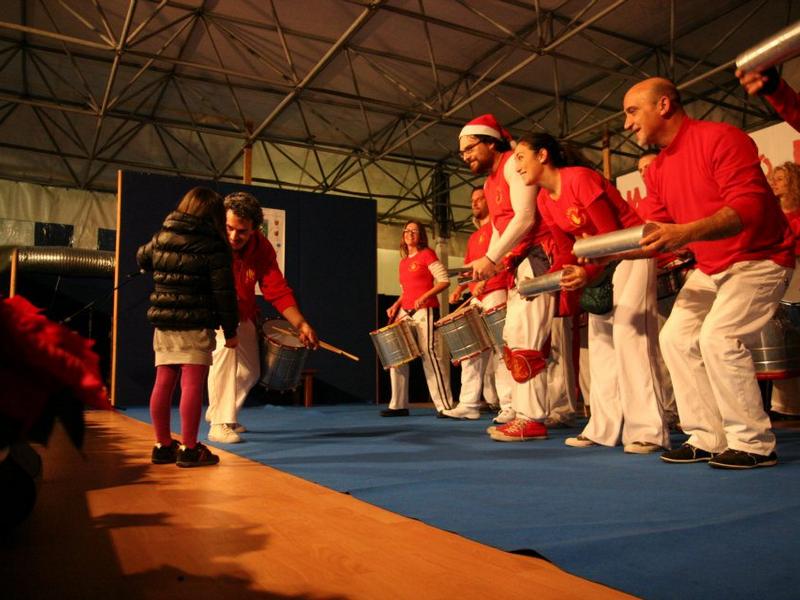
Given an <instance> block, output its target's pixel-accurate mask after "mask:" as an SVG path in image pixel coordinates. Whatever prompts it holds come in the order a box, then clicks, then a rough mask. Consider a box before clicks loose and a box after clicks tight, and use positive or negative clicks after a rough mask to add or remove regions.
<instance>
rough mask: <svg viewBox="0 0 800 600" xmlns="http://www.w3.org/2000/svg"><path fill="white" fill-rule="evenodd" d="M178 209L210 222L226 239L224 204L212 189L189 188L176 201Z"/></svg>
mask: <svg viewBox="0 0 800 600" xmlns="http://www.w3.org/2000/svg"><path fill="white" fill-rule="evenodd" d="M177 210H178V211H180V212H182V213H186V214H189V215H194V216H195V217H197V218H199V219H202V220H204V221H207V222H209V223H211V225H212V226H213V227H214V229H215V230H216V231H217V232H218V233H219V234H220V236H222V239H223V240H224V239H226V233H225V205H224V204H223V202H222V196H220V195H219V194H218V193H217V192H215V191H214V190H212V189H210V188H207V187H196V188H192V189H190V190H189V191H188V192H186V194H185V195H184V196H183V198H181V201H180V202H179V203H178V208H177Z"/></svg>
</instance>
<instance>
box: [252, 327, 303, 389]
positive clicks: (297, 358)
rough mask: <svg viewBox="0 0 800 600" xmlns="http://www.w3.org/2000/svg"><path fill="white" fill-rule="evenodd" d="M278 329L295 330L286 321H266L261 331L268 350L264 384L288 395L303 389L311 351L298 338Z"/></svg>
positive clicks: (264, 360) (265, 358)
mask: <svg viewBox="0 0 800 600" xmlns="http://www.w3.org/2000/svg"><path fill="white" fill-rule="evenodd" d="M278 329H283V330H285V331H292V329H293V328H292V326H291V325H290V324H289V322H288V321H284V320H283V319H273V320H270V321H265V322H264V325H263V326H262V327H261V331H262V333H263V336H264V350H265V352H264V358H263V365H262V367H263V368H262V372H263V375H262V377H261V383H263V384H264V385H265V386H266V387H267V388H268V389H270V390H277V391H280V392H284V391H287V390H293V389H295V388H296V387H297V386H298V385H300V379H301V376H302V374H303V366H304V365H305V364H306V357H307V356H308V348H306V347H305V346H303V343H302V342H301V341H300V340H299V339H298V338H297V337H295V336H293V335H290V334H287V333H282V332H280V331H277V330H278Z"/></svg>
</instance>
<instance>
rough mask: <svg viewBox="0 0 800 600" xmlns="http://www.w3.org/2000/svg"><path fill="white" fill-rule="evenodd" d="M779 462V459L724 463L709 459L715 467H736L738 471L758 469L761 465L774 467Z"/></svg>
mask: <svg viewBox="0 0 800 600" xmlns="http://www.w3.org/2000/svg"><path fill="white" fill-rule="evenodd" d="M777 464H778V461H777V459H776V460H768V461H764V462H760V463H757V464H755V465H726V464H723V463H715V462H714V461H713V460H709V461H708V465H709V466H711V467H714V468H715V469H734V470H737V471H744V470H747V469H758V468H759V467H774V466H775V465H777Z"/></svg>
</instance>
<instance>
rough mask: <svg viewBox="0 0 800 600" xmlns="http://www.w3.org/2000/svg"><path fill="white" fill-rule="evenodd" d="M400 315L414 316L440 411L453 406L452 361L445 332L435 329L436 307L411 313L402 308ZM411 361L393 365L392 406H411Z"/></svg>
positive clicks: (425, 367) (427, 376)
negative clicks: (443, 337) (445, 347)
mask: <svg viewBox="0 0 800 600" xmlns="http://www.w3.org/2000/svg"><path fill="white" fill-rule="evenodd" d="M397 318H398V319H404V318H405V319H410V320H411V323H412V325H413V327H414V332H415V333H416V336H417V344H419V349H420V351H421V352H422V368H423V370H424V371H425V381H426V383H427V384H428V392H429V393H430V395H431V399H432V400H433V404H434V406H435V407H436V410H437V411H443V410H445V409H446V408H453V406H454V404H453V394H452V392H451V391H450V363H449V361H448V360H447V353H446V352H445V351H444V348H443V344H442V340H441V336H439V335H438V334H435V332H434V329H433V320H434V319H433V309H432V308H421V309H419V310H417V311H414V314H413V315H409V314H408V313H407V312H406V311H404V310H402V309H401V310H400V314H399V315H398V317H397ZM408 373H409V367H408V363H406V364H404V365H400V366H399V367H393V368H391V369H389V379H390V381H391V382H392V399H391V400H390V401H389V408H391V409H400V408H408Z"/></svg>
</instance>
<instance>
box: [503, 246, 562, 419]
mask: <svg viewBox="0 0 800 600" xmlns="http://www.w3.org/2000/svg"><path fill="white" fill-rule="evenodd" d="M528 277H533V270H532V269H531V266H530V262H529V261H528V260H524V261H522V263H521V264H520V265H519V267H517V281H521V280H522V279H525V278H528ZM554 313H555V297H554V295H553V294H540V295H539V296H536V297H534V298H533V299H531V300H525V299H524V298H522V297H521V296H520V295H519V292H518V291H517V288H516V287H515V288H513V289H511V290H509V292H508V302H507V303H506V324H505V327H503V340H504V341H505V343H506V345H507V346H508V347H509V348H510V349H511V350H542V348H543V347H544V345H545V342H546V341H547V338H548V337H550V324H551V323H552V321H553V314H554ZM512 381H513V380H512ZM511 408H513V409H514V411H515V412H516V413H517V415H518V416H520V417H523V418H525V419H529V420H533V421H544V420H545V419H546V418H547V413H548V406H547V370H546V369H545V370H543V371H542V372H541V373H539V374H538V375H536V376H535V377H533V378H532V379H529V380H528V381H525V382H524V383H517V382H516V381H513V385H512V387H511Z"/></svg>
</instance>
